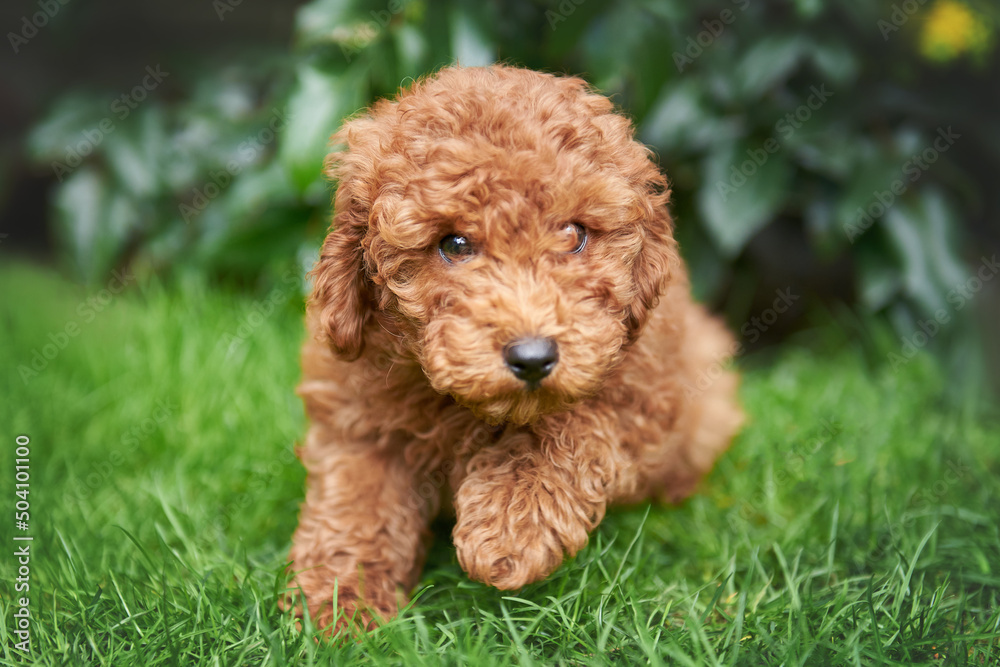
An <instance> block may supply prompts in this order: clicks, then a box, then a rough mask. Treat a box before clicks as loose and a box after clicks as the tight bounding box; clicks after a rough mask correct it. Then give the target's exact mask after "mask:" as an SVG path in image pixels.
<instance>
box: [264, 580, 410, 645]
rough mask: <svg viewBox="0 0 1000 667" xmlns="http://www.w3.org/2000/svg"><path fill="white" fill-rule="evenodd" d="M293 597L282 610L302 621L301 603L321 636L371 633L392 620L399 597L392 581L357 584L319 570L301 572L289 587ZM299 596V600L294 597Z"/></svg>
mask: <svg viewBox="0 0 1000 667" xmlns="http://www.w3.org/2000/svg"><path fill="white" fill-rule="evenodd" d="M291 592H292V594H293V595H292V596H290V598H289V599H288V600H285V601H283V603H282V605H281V606H282V608H283V609H284V610H286V611H289V610H290V611H292V612H293V613H294V614H295V615H296V616H298V617H299V618H303V617H304V615H305V614H304V611H303V601H302V600H301V599H295V598H296V597H304V598H305V607H307V608H308V610H309V617H310V619H311V620H312V623H313V625H315V626H316V628H318V629H319V630H321V631H323V634H324V635H327V636H334V635H338V634H341V633H345V632H346V633H348V634H351V633H353V632H354V631H355V630H357V629H359V628H360V629H364V630H371V629H372V628H374V627H375V625H376V624H378V623H379V622H380V621H382V620H385V619H388V618H392V617H393V616H395V615H396V613H397V610H398V608H399V602H400V600H399V599H398V595H397V593H396V591H395V585H394V584H392V582H391V581H388V580H385V581H383V580H382V579H380V578H378V577H377V576H376V577H368V578H367V581H363V580H360V579H359V578H358V577H357V576H356V575H355V576H352V575H348V576H341V577H338V576H337V575H335V574H334V573H333V571H332V570H330V569H329V568H326V567H323V566H320V567H315V568H312V569H308V570H303V571H302V572H299V573H298V574H296V575H295V580H294V581H293V582H292V583H291ZM299 592H301V596H295V595H294V594H295V593H299Z"/></svg>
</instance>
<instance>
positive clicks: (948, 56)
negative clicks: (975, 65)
mask: <svg viewBox="0 0 1000 667" xmlns="http://www.w3.org/2000/svg"><path fill="white" fill-rule="evenodd" d="M989 45H990V27H989V26H988V25H987V23H986V17H985V16H983V15H981V14H978V13H976V12H975V11H974V10H973V9H971V8H970V7H969V6H968V5H965V4H963V3H961V2H956V1H955V0H941V1H940V2H937V3H935V4H934V7H933V8H932V9H931V12H930V15H929V16H928V17H927V20H926V21H925V22H924V24H923V30H922V31H921V34H920V52H921V53H922V54H923V55H924V57H926V58H929V59H931V60H938V61H942V62H944V61H948V60H952V59H954V58H956V57H958V56H960V55H962V54H963V53H966V52H968V53H971V54H974V55H982V54H984V53H985V52H986V50H987V49H988V47H989Z"/></svg>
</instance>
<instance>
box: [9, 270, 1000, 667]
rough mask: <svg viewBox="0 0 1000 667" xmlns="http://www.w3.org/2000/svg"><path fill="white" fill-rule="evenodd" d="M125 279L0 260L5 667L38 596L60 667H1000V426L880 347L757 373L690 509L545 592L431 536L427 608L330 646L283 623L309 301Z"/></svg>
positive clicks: (591, 553) (41, 644) (629, 538)
mask: <svg viewBox="0 0 1000 667" xmlns="http://www.w3.org/2000/svg"><path fill="white" fill-rule="evenodd" d="M124 281H125V282H128V283H130V285H129V288H128V289H127V290H125V291H124V293H121V294H116V293H114V291H117V290H118V284H117V283H116V282H112V283H109V284H108V285H107V288H108V291H107V292H105V293H101V291H100V290H99V289H97V290H95V289H89V290H87V289H84V288H81V287H77V286H73V285H70V284H69V283H66V282H63V281H61V280H59V279H57V278H55V277H53V275H52V274H50V273H45V272H41V271H40V270H38V269H30V268H27V267H24V266H18V265H14V266H13V267H12V266H10V264H9V262H8V265H7V267H6V268H3V269H0V290H2V293H3V300H2V302H0V323H2V331H3V338H2V347H0V355H2V357H3V359H4V364H3V366H4V371H5V373H4V374H3V376H2V377H0V424H2V425H3V429H4V432H3V434H2V438H3V441H4V452H5V454H4V456H3V464H2V466H0V491H2V493H0V496H2V498H3V502H2V507H3V511H4V512H9V513H8V514H6V516H7V517H8V518H7V519H5V520H4V521H3V522H0V524H2V529H0V539H2V540H3V547H2V549H3V552H4V553H5V554H6V555H5V556H4V557H3V558H2V561H3V568H4V569H3V571H4V577H3V580H2V581H0V593H2V594H0V611H2V615H3V625H2V629H0V636H2V638H3V650H2V653H0V654H2V660H0V663H2V664H4V665H8V664H9V665H13V664H22V656H21V655H20V653H18V652H17V651H16V650H15V649H14V644H15V642H17V641H19V639H18V638H17V637H15V636H14V635H13V630H14V627H15V622H16V619H15V618H14V613H15V611H16V610H17V609H19V602H18V601H19V598H21V597H23V596H28V598H29V600H30V601H29V605H28V608H29V610H30V632H31V635H30V637H31V644H30V654H31V659H32V660H33V661H34V662H35V664H44V665H63V664H68V665H77V664H95V665H96V664H102V665H116V666H117V665H146V666H154V665H195V664H199V665H200V664H204V665H260V664H267V665H284V664H295V665H300V664H301V665H305V664H338V665H345V664H401V665H402V664H405V665H412V664H456V665H457V664H468V665H491V664H496V665H503V664H512V663H517V664H546V665H548V664H570V665H575V664H608V663H618V664H647V663H648V664H654V665H658V664H677V665H716V664H718V665H841V664H844V665H872V664H900V665H947V664H955V665H962V664H971V665H996V664H998V663H1000V533H998V530H1000V529H998V526H1000V482H998V473H1000V447H998V445H1000V422H998V420H997V419H996V416H995V413H994V414H993V415H991V414H990V413H986V412H983V411H980V410H977V409H973V408H972V407H970V405H971V404H970V403H968V402H965V403H964V404H960V405H961V409H956V408H955V407H954V405H955V403H954V399H953V398H948V397H946V396H944V395H943V392H942V388H943V387H944V386H945V385H946V383H947V381H946V378H945V376H944V375H943V374H942V371H941V370H940V369H939V368H938V366H937V364H936V363H935V362H934V360H933V358H932V357H931V356H930V355H929V354H926V353H922V354H920V355H918V356H917V357H915V358H914V359H913V360H911V361H909V362H908V363H905V364H902V365H900V366H898V367H897V368H896V369H893V368H891V367H890V364H889V363H888V362H887V361H886V352H887V351H891V350H893V349H895V348H894V347H893V340H892V339H891V338H889V337H888V336H875V337H874V339H873V340H882V341H883V342H882V343H872V342H869V343H867V344H866V345H864V346H862V345H861V344H860V343H856V342H850V339H849V337H848V336H847V335H846V334H838V333H836V331H826V332H823V333H821V334H816V335H812V336H808V337H806V338H804V339H803V340H800V341H798V342H795V341H793V342H792V343H790V344H789V345H787V346H786V347H785V348H783V349H782V350H781V351H780V352H778V353H775V354H772V355H769V356H768V358H766V359H765V358H760V356H759V355H758V358H753V357H751V358H748V359H744V360H741V362H740V363H741V365H742V366H743V368H744V371H745V380H744V384H743V388H742V396H743V401H744V403H745V406H746V410H747V412H748V414H749V415H750V421H749V423H748V424H747V426H746V428H745V430H744V432H743V433H742V435H741V436H740V437H739V438H738V439H737V440H736V442H735V443H734V445H733V447H732V449H731V450H730V451H729V452H728V453H727V454H726V455H725V456H724V457H723V458H722V460H721V461H720V462H719V464H718V466H717V467H716V469H715V470H714V471H713V473H712V474H711V476H710V477H709V478H708V479H707V480H706V482H705V484H704V485H703V488H702V490H701V492H700V494H699V495H697V496H695V497H694V498H692V499H690V500H689V501H687V502H685V503H684V504H683V505H681V506H678V507H663V506H653V507H650V506H648V505H642V506H638V507H632V508H620V509H616V510H613V511H611V512H610V513H609V515H608V517H607V519H605V521H604V523H603V524H602V525H601V526H600V528H599V529H598V530H597V531H596V533H595V534H594V535H593V536H592V539H591V543H590V546H589V547H587V548H586V549H585V550H584V551H583V552H581V553H580V554H579V555H578V556H577V557H576V558H575V559H574V560H572V561H570V562H568V563H567V564H566V565H564V566H563V567H562V568H561V569H560V570H558V571H557V572H556V573H555V575H553V576H552V577H551V578H550V579H549V580H548V581H546V582H543V583H540V584H536V585H532V586H529V587H527V588H525V589H524V590H522V591H519V592H517V593H516V594H510V593H502V592H499V591H496V590H492V589H489V588H487V587H485V586H482V585H479V584H476V583H473V582H471V581H469V580H468V579H467V578H466V577H465V575H464V574H463V573H462V571H461V569H460V568H459V567H458V564H457V561H456V558H455V555H454V551H453V549H452V548H451V545H450V542H449V540H448V537H447V535H448V526H447V525H445V524H442V525H441V526H439V527H438V531H437V532H438V539H437V541H436V543H435V546H434V548H433V550H432V552H431V554H430V556H429V558H428V563H427V567H426V569H425V572H424V575H423V578H422V579H421V582H420V585H419V587H418V590H417V591H416V592H415V598H416V601H415V602H414V604H413V605H412V606H411V607H409V608H408V609H406V610H405V611H404V612H403V613H402V614H401V616H400V617H399V618H398V619H396V620H394V621H392V622H390V623H388V624H387V625H385V626H384V627H382V628H380V629H378V630H377V631H375V632H373V633H370V634H368V635H366V636H364V637H362V638H361V640H360V641H359V642H342V643H336V644H332V645H331V644H326V643H317V642H316V641H314V639H313V636H312V635H311V634H310V632H309V630H306V631H305V632H299V631H297V630H296V629H295V626H294V624H293V623H292V622H291V620H290V619H289V618H288V617H287V616H286V615H285V614H283V613H282V612H280V611H279V610H278V609H277V600H278V597H279V595H280V593H281V592H282V591H283V590H284V589H285V586H286V583H287V582H286V579H285V576H284V574H283V569H284V558H285V556H286V554H287V551H288V546H289V539H290V536H291V533H292V530H293V528H294V526H295V522H296V513H297V510H298V503H299V502H300V500H301V498H302V493H303V490H302V487H303V480H304V473H303V470H302V469H301V467H300V466H299V465H298V462H297V461H296V460H295V458H294V456H293V455H292V446H293V443H294V442H295V441H296V439H298V438H301V436H302V434H303V432H304V420H303V415H302V409H301V405H300V402H299V400H298V399H297V398H296V396H295V395H294V393H293V390H294V386H295V383H296V380H297V376H298V361H297V351H298V345H299V341H300V338H301V321H300V312H301V307H300V305H299V304H300V302H301V295H300V294H299V293H298V286H297V285H294V284H291V283H285V282H282V281H278V283H277V287H273V288H265V289H262V290H259V291H258V292H257V293H255V294H251V295H247V294H245V293H240V292H235V291H227V290H224V289H220V288H207V287H205V284H204V282H202V281H199V280H186V279H183V278H180V279H177V280H176V281H174V282H173V283H171V284H170V285H169V286H163V285H162V284H161V283H159V282H158V281H155V280H152V281H150V280H145V279H139V280H133V279H131V278H130V277H128V276H125V277H124ZM806 339H808V341H809V342H808V344H807V343H806V342H804V341H805V340H806ZM878 345H882V346H883V347H882V348H879V347H878ZM898 345H899V342H898V340H896V341H895V346H896V348H898ZM873 349H874V350H875V351H873ZM878 349H881V350H882V351H881V352H878V351H877V350H878ZM18 435H26V436H28V437H29V438H30V443H29V445H28V448H29V450H30V455H29V456H28V457H27V458H29V459H30V463H29V464H28V465H29V467H30V494H29V495H28V496H27V500H28V501H29V502H30V520H29V526H28V529H27V530H26V531H22V530H19V529H17V527H16V525H15V522H14V520H13V517H12V516H11V515H12V514H13V513H14V511H15V504H16V502H17V501H19V500H21V499H20V498H18V497H17V496H15V490H16V489H15V462H14V459H15V457H16V455H15V451H16V442H15V438H16V436H18ZM25 535H30V536H32V537H33V538H34V539H33V541H31V542H25V541H15V540H14V538H15V537H16V536H25ZM26 544H27V545H30V562H29V565H28V566H27V567H28V568H29V571H30V574H29V575H28V577H27V583H28V584H29V585H30V589H29V590H28V591H27V592H23V591H19V592H16V591H15V584H16V578H15V575H16V573H17V571H18V567H19V565H18V563H17V559H16V557H15V556H13V555H12V554H13V553H14V552H15V551H16V550H17V549H19V548H21V547H23V546H24V545H26Z"/></svg>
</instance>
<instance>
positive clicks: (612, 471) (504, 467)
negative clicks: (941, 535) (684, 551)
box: [452, 406, 635, 590]
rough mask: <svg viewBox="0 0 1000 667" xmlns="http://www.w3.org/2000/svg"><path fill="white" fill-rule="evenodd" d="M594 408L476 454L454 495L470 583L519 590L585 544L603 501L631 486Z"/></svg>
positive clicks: (457, 534)
mask: <svg viewBox="0 0 1000 667" xmlns="http://www.w3.org/2000/svg"><path fill="white" fill-rule="evenodd" d="M614 424H615V420H614V418H613V417H611V416H608V415H602V412H601V411H600V410H599V409H598V407H596V406H589V407H583V408H582V409H581V410H578V411H576V412H575V413H573V414H560V415H553V416H551V417H549V418H543V420H542V421H541V422H540V423H538V424H535V425H533V426H532V431H533V432H527V431H518V432H515V433H513V434H512V435H509V436H505V437H504V438H502V439H501V440H500V441H499V442H498V443H496V444H495V445H493V446H490V447H488V448H486V449H483V450H481V451H479V452H478V453H477V454H476V455H475V456H473V457H472V459H470V461H469V462H468V464H467V466H466V470H467V471H468V474H467V476H466V477H465V479H464V480H462V482H461V484H460V486H459V488H458V491H457V493H456V494H455V512H456V525H455V529H454V532H453V535H452V537H453V539H454V542H455V547H456V549H457V551H458V560H459V563H461V565H462V568H463V569H465V571H466V572H467V573H468V574H469V576H470V577H472V578H473V579H477V580H479V581H482V582H484V583H487V584H490V585H491V586H496V587H497V588H500V589H508V590H509V589H517V588H520V587H521V586H524V585H525V584H529V583H531V582H534V581H538V580H539V579H543V578H544V577H546V576H548V575H549V574H550V573H551V572H552V571H553V570H555V569H556V568H557V567H559V565H560V563H562V561H563V557H564V556H566V555H569V556H573V555H574V554H576V552H577V551H579V550H580V549H581V548H582V547H583V546H584V545H586V543H587V538H588V534H589V532H590V531H591V530H592V529H593V528H594V527H595V526H597V524H598V523H600V522H601V519H603V518H604V510H605V507H606V505H607V502H608V501H609V500H610V499H612V498H615V497H616V496H617V495H619V494H620V493H622V492H623V490H625V491H627V490H628V489H630V488H631V487H633V486H634V485H635V479H634V471H633V469H632V467H631V465H630V459H629V458H628V456H627V455H626V454H625V453H624V452H623V451H622V450H621V448H620V447H619V446H618V445H617V444H616V443H615V442H613V441H612V440H611V438H613V437H614V434H615V428H614Z"/></svg>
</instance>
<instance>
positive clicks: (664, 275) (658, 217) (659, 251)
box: [626, 171, 681, 343]
mask: <svg viewBox="0 0 1000 667" xmlns="http://www.w3.org/2000/svg"><path fill="white" fill-rule="evenodd" d="M648 187H649V193H648V194H647V195H646V201H645V204H646V209H647V210H646V217H645V220H644V222H643V225H642V232H643V239H642V249H641V250H640V251H639V254H638V256H636V258H635V261H634V262H633V264H632V280H633V283H634V284H635V292H636V293H635V297H634V298H633V299H632V303H630V304H629V308H628V318H627V319H626V325H627V326H628V342H629V343H632V342H634V341H635V339H636V338H638V337H639V334H640V333H641V332H642V328H643V326H645V324H646V320H647V319H649V314H650V313H651V312H652V311H653V309H654V308H656V304H657V303H659V301H660V295H661V294H662V293H663V290H664V289H665V288H666V285H667V283H668V282H669V281H670V279H671V277H672V276H673V275H675V274H676V273H677V272H678V271H679V269H680V266H681V263H680V261H681V260H680V255H679V254H678V253H677V242H676V241H674V236H673V222H672V220H671V219H670V213H669V211H668V210H667V201H668V200H669V198H670V190H669V188H668V186H667V181H666V178H664V177H663V175H662V174H660V173H659V172H658V171H657V174H656V178H655V179H652V180H651V182H650V183H649V184H648Z"/></svg>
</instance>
